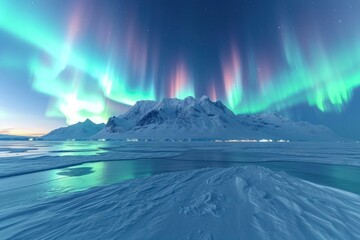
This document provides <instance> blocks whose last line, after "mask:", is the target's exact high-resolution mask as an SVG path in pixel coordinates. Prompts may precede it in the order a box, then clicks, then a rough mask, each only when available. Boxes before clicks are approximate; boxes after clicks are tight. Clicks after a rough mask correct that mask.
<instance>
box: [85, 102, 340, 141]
mask: <svg viewBox="0 0 360 240" xmlns="http://www.w3.org/2000/svg"><path fill="white" fill-rule="evenodd" d="M92 138H93V139H125V138H137V139H161V138H168V139H181V138H184V139H189V138H192V139H196V138H198V139H262V138H271V139H281V138H283V139H287V140H307V141H309V140H336V139H338V137H337V136H336V135H335V134H334V133H332V132H331V131H330V130H329V129H328V128H326V127H324V126H316V125H312V124H309V123H305V122H293V121H290V120H288V119H285V118H283V117H281V116H279V115H277V114H257V115H245V116H243V115H240V116H236V115H235V114H234V113H233V112H232V111H230V110H229V109H228V108H227V107H226V106H225V105H224V104H222V103H221V102H220V101H216V102H213V101H211V100H210V99H209V98H208V97H206V96H203V97H201V98H199V99H195V98H193V97H187V98H185V99H184V100H180V99H176V98H164V99H163V100H162V101H160V102H155V101H139V102H137V103H136V104H135V105H134V106H133V107H132V108H131V109H129V111H128V112H126V113H125V114H123V115H120V116H118V117H112V118H110V119H109V121H108V123H107V124H106V127H105V128H104V129H102V130H101V131H100V132H99V133H97V134H95V135H94V136H93V137H92Z"/></svg>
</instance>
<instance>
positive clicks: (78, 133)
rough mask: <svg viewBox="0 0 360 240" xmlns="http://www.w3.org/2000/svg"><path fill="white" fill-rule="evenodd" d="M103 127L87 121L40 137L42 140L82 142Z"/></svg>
mask: <svg viewBox="0 0 360 240" xmlns="http://www.w3.org/2000/svg"><path fill="white" fill-rule="evenodd" d="M104 127H105V124H103V123H101V124H96V123H93V122H92V121H91V120H89V119H87V120H85V121H84V122H78V123H76V124H74V125H70V126H68V127H62V128H58V129H55V130H53V131H51V132H49V133H48V134H46V135H44V136H42V137H41V139H44V140H69V139H76V140H84V139H89V138H90V137H91V136H93V135H94V134H96V133H97V132H99V131H100V130H101V129H103V128H104Z"/></svg>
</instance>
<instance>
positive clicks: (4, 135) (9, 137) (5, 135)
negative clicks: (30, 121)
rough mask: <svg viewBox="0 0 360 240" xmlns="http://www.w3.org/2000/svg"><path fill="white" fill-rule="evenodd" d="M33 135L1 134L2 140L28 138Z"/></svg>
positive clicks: (0, 138)
mask: <svg viewBox="0 0 360 240" xmlns="http://www.w3.org/2000/svg"><path fill="white" fill-rule="evenodd" d="M29 138H31V137H26V136H16V135H8V134H0V140H28V139H29Z"/></svg>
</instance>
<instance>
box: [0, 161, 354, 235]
mask: <svg viewBox="0 0 360 240" xmlns="http://www.w3.org/2000/svg"><path fill="white" fill-rule="evenodd" d="M0 235H1V237H2V238H5V239H6V238H9V239H156V240H159V239H166V240H168V239H359V238H360V197H359V196H358V195H355V194H351V193H348V192H344V191H340V190H336V189H332V188H329V187H323V186H320V185H316V184H313V183H310V182H306V181H303V180H299V179H297V178H294V177H290V176H288V175H286V174H284V173H276V172H272V171H270V170H268V169H266V168H262V167H251V166H250V167H241V168H240V167H233V168H215V169H210V168H207V169H200V170H189V171H183V172H175V173H168V174H160V175H155V176H152V177H147V178H140V179H135V180H129V181H125V182H122V183H120V184H115V185H111V186H107V187H99V188H94V189H90V190H87V191H83V192H79V193H75V194H70V195H67V196H66V197H58V198H54V199H51V200H44V201H43V202H41V203H34V204H32V205H31V203H29V205H27V206H17V207H13V208H11V209H3V210H1V211H0Z"/></svg>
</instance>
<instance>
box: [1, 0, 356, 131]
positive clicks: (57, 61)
mask: <svg viewBox="0 0 360 240" xmlns="http://www.w3.org/2000/svg"><path fill="white" fill-rule="evenodd" d="M0 4H1V8H0V29H1V30H2V31H4V32H6V33H7V34H10V35H11V36H13V37H15V38H16V39H18V40H21V41H23V42H25V43H26V44H29V45H32V46H33V47H35V48H37V49H39V50H41V51H42V54H38V55H36V56H34V57H33V58H32V59H29V61H23V60H18V59H11V58H6V59H5V58H4V57H2V58H1V59H0V66H1V67H6V68H14V69H15V68H20V67H19V65H23V64H24V62H26V64H27V68H28V71H29V72H30V73H31V75H32V76H33V82H32V87H33V88H34V89H35V90H36V91H39V92H41V93H43V94H47V95H49V96H51V97H52V99H53V102H52V103H51V104H50V106H49V109H48V111H47V115H48V116H56V117H62V116H65V117H66V119H67V122H68V123H69V124H73V123H76V122H78V121H83V120H85V119H86V118H90V119H92V120H93V121H95V122H106V120H107V118H108V117H109V114H110V113H109V109H108V107H107V101H108V100H112V101H115V102H118V103H122V104H127V105H133V104H134V103H135V102H136V101H138V100H143V99H148V100H155V99H159V98H161V97H163V96H169V94H167V93H165V94H164V93H163V91H162V90H156V88H155V84H154V82H155V75H154V74H152V75H154V76H146V74H144V71H142V72H140V73H137V75H136V76H140V77H139V78H140V80H139V81H138V82H137V83H136V84H134V83H133V82H132V78H133V77H134V76H132V74H131V73H130V72H131V70H129V69H131V67H132V66H131V61H129V60H128V59H127V58H126V56H125V57H124V56H122V57H120V58H118V57H115V56H111V55H110V56H108V57H105V58H104V57H101V56H97V55H96V54H95V53H94V54H85V53H87V52H88V51H80V49H81V48H77V47H76V46H75V44H74V39H73V38H74V37H73V36H71V35H70V36H69V34H65V35H68V38H67V39H66V40H65V41H62V40H63V39H64V38H63V37H61V36H64V34H61V33H59V32H56V31H54V30H53V29H54V28H51V27H50V25H48V24H45V23H46V21H44V19H40V18H36V17H34V16H33V14H31V16H30V15H29V14H28V11H27V9H21V8H15V6H13V5H11V4H9V1H5V0H2V1H1V0H0ZM19 16H21V18H19ZM37 16H40V14H37ZM24 19H26V21H24ZM298 39H299V37H297V36H296V34H294V33H293V32H292V31H290V30H287V31H284V32H283V39H282V40H283V52H282V53H280V54H282V55H283V57H284V59H285V60H286V63H287V66H285V67H284V68H282V69H281V70H279V71H277V72H274V73H273V74H268V75H267V76H266V77H265V78H264V79H262V83H261V84H260V80H259V76H256V74H255V76H250V78H251V79H250V80H251V81H255V82H257V88H249V89H246V88H245V87H244V86H242V85H243V84H244V83H243V81H244V80H246V79H245V76H243V75H242V76H239V74H240V75H241V73H242V72H243V71H242V68H243V66H241V62H242V61H238V62H237V61H236V66H231V70H230V71H232V73H230V74H227V75H226V74H224V76H225V75H226V77H224V79H223V82H224V86H225V87H224V89H225V91H224V92H216V96H220V100H222V99H225V101H224V102H225V103H226V104H227V105H228V106H229V107H230V109H231V110H233V111H234V112H235V113H240V114H247V113H258V112H262V111H270V110H271V111H273V110H276V111H279V110H282V109H285V108H288V107H291V106H294V105H297V104H301V103H307V104H309V105H310V106H316V107H317V108H318V109H319V110H321V111H333V110H336V111H341V110H342V107H343V105H344V104H345V103H347V102H348V101H349V100H350V99H351V97H352V93H353V90H354V89H355V88H357V87H359V86H360V34H359V32H356V31H355V32H354V34H353V35H352V38H351V39H347V40H346V41H344V42H342V44H337V46H336V48H332V50H331V51H329V49H328V48H327V47H326V46H325V44H323V41H322V39H321V37H319V36H318V35H316V34H314V35H312V36H311V37H310V40H309V42H311V43H312V46H311V47H308V48H310V49H308V51H307V54H305V53H304V52H305V51H304V46H302V45H301V44H300V43H299V42H300V41H299V40H298ZM81 50H83V49H81ZM235 54H236V53H235ZM44 56H45V57H44ZM44 58H45V60H44ZM232 58H233V56H230V61H228V62H232V63H233V60H232ZM9 59H10V60H9ZM119 62H120V64H119ZM254 62H255V63H254V64H255V65H256V61H254ZM119 65H120V66H123V67H121V68H120V69H116V68H115V66H119ZM223 68H226V66H223ZM145 72H146V71H145ZM185 75H186V74H185ZM189 75H190V74H189ZM229 76H230V78H231V76H232V77H233V79H229ZM225 78H226V79H225ZM177 82H185V83H189V84H190V83H191V84H192V82H193V81H186V79H178V80H177ZM234 84H235V86H234ZM260 85H261V87H260ZM187 89H188V90H187ZM172 92H175V93H174V94H173V95H174V96H176V97H182V98H183V97H185V96H187V95H194V94H195V93H197V92H200V91H197V89H194V88H193V86H183V88H181V89H179V88H176V86H172Z"/></svg>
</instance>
